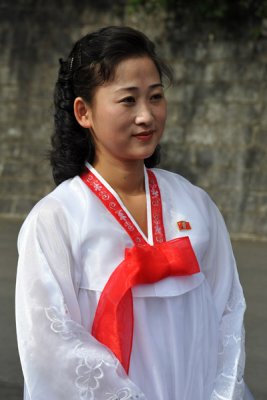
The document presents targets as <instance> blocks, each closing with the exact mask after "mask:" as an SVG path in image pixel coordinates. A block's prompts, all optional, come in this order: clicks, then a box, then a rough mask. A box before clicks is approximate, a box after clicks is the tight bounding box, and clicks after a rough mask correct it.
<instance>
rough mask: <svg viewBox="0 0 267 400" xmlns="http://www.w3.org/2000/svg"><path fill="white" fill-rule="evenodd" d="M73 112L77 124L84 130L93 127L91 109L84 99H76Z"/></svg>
mask: <svg viewBox="0 0 267 400" xmlns="http://www.w3.org/2000/svg"><path fill="white" fill-rule="evenodd" d="M73 111H74V115H75V118H76V120H77V122H78V123H79V124H80V125H81V126H82V127H83V128H88V129H89V128H91V127H92V117H91V107H90V106H89V105H88V104H87V103H86V102H85V101H84V100H83V99H82V97H76V99H75V100H74V104H73Z"/></svg>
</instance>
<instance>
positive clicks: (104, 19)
mask: <svg viewBox="0 0 267 400" xmlns="http://www.w3.org/2000/svg"><path fill="white" fill-rule="evenodd" d="M74 3H75V2H74V0H73V1H71V0H65V1H64V2H63V1H58V2H52V1H46V2H42V1H30V0H28V1H27V0H24V1H23V0H14V1H12V2H9V1H8V0H2V1H1V3H0V46H1V53H0V54H1V56H0V86H1V98H0V102H1V106H0V129H1V130H0V132H1V133H0V215H2V216H3V215H4V216H22V215H26V214H27V213H28V211H29V210H30V208H31V207H32V206H33V205H34V203H35V202H36V201H37V200H38V199H40V198H41V197H42V196H43V195H45V194H46V193H48V192H49V191H50V190H51V189H52V188H53V182H52V178H51V173H50V168H49V163H48V162H47V161H46V159H45V154H46V151H47V149H48V147H49V140H50V134H51V131H52V123H53V121H52V120H53V109H52V91H53V85H54V82H55V79H56V74H57V68H58V58H59V57H62V56H65V55H66V54H67V52H68V51H69V49H70V48H71V45H72V43H73V42H74V41H75V40H77V39H78V38H79V37H80V36H81V35H83V34H86V33H87V32H88V31H92V30H94V29H96V28H98V27H101V26H103V25H108V24H127V25H131V26H133V27H137V28H139V29H141V30H143V31H144V32H145V33H147V34H148V35H149V36H150V37H151V38H152V39H154V40H155V41H156V42H157V43H158V45H159V49H160V52H161V54H162V55H163V56H164V58H165V59H166V60H167V61H168V62H169V64H170V65H172V66H173V69H174V74H175V84H174V86H173V87H171V88H169V89H168V90H167V92H166V95H167V98H168V101H169V120H168V124H167V127H166V133H165V137H164V139H163V142H162V147H163V157H162V166H163V167H165V168H168V169H171V170H173V171H176V172H178V173H180V174H182V175H184V176H185V177H187V178H189V179H190V180H191V181H193V182H194V183H196V184H198V185H200V186H201V187H203V188H204V189H205V190H207V191H208V192H209V193H210V195H211V196H212V197H213V199H214V200H215V201H216V203H217V204H218V206H219V207H220V209H221V211H222V213H223V215H224V217H225V219H226V222H227V225H228V227H229V229H230V232H231V234H232V235H233V236H239V237H240V236H243V237H244V236H245V237H252V238H265V239H267V201H266V200H267V157H266V150H267V96H266V93H267V90H266V89H267V39H266V38H264V37H262V38H260V39H258V40H255V41H249V40H248V39H246V40H244V39H241V38H239V39H232V40H224V39H222V38H220V39H217V38H216V36H214V35H212V34H210V33H209V34H208V32H207V34H203V33H202V34H201V36H199V37H198V36H197V35H194V37H193V36H190V35H187V36H186V35H182V36H179V34H177V33H176V31H177V30H176V28H177V27H175V26H173V25H172V24H173V22H172V21H171V19H170V18H167V17H168V16H167V15H166V14H165V13H164V12H162V11H159V10H156V11H155V12H151V11H149V14H146V13H145V12H142V13H138V12H137V13H130V12H129V11H127V9H125V8H123V7H122V6H118V3H116V4H117V5H116V4H115V5H114V6H113V8H112V9H109V10H107V5H108V3H109V2H108V1H104V0H101V1H98V2H97V7H96V5H95V4H94V5H90V3H93V2H90V1H85V0H81V1H79V2H77V4H78V5H77V4H76V5H75V4H74Z"/></svg>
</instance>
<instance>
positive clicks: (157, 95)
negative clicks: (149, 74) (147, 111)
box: [151, 93, 164, 101]
mask: <svg viewBox="0 0 267 400" xmlns="http://www.w3.org/2000/svg"><path fill="white" fill-rule="evenodd" d="M163 98H164V95H163V93H155V94H153V95H152V96H151V100H154V101H159V100H161V99H163Z"/></svg>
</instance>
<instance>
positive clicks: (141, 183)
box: [93, 158, 145, 196]
mask: <svg viewBox="0 0 267 400" xmlns="http://www.w3.org/2000/svg"><path fill="white" fill-rule="evenodd" d="M93 166H94V168H95V169H96V170H97V172H99V174H100V175H101V176H102V177H103V178H104V179H105V180H106V181H107V182H108V183H109V185H110V186H111V187H112V188H113V189H114V190H115V191H116V192H117V193H118V194H122V195H126V196H127V195H128V196H134V195H138V194H140V193H144V191H145V178H144V162H143V160H137V161H136V160H133V161H127V162H119V161H115V162H114V161H113V160H112V162H109V161H108V160H106V159H105V160H103V161H102V160H101V162H100V160H99V159H97V158H96V160H95V161H94V163H93Z"/></svg>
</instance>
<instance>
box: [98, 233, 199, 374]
mask: <svg viewBox="0 0 267 400" xmlns="http://www.w3.org/2000/svg"><path fill="white" fill-rule="evenodd" d="M199 271H200V269H199V265H198V261H197V258H196V256H195V253H194V250H193V249H192V246H191V243H190V240H189V238H188V237H182V238H178V239H173V240H171V241H168V242H163V243H160V244H157V245H154V246H150V245H144V246H141V247H136V246H134V247H132V248H131V249H126V251H125V259H124V260H123V261H122V262H121V263H120V264H119V266H118V267H117V268H116V269H115V271H114V272H113V273H112V275H111V276H110V278H109V280H108V282H107V284H106V286H105V287H104V290H103V292H102V294H101V297H100V300H99V303H98V307H97V310H96V314H95V318H94V322H93V327H92V335H93V336H94V337H95V338H96V339H97V340H98V341H100V342H101V343H103V344H104V345H106V346H107V347H109V348H110V349H111V350H112V351H113V353H114V354H115V355H116V357H117V358H118V359H119V360H120V362H121V364H122V365H123V367H124V369H125V370H126V372H127V373H128V371H129V364H130V356H131V350H132V338H133V322H134V321H133V298H132V291H131V288H132V287H134V286H135V285H139V284H147V283H154V282H158V281H160V280H161V279H164V278H166V277H168V276H184V275H192V274H195V273H197V272H199Z"/></svg>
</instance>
